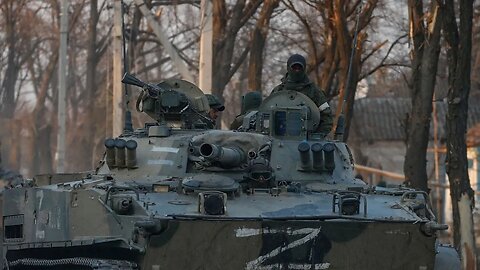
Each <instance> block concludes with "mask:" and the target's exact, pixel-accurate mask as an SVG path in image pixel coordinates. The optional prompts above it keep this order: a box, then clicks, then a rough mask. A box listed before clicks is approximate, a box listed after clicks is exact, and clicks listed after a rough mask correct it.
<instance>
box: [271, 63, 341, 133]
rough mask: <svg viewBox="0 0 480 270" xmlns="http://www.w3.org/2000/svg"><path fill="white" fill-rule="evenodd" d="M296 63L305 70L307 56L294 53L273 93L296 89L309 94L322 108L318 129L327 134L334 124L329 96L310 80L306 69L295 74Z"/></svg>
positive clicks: (320, 108)
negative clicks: (294, 66)
mask: <svg viewBox="0 0 480 270" xmlns="http://www.w3.org/2000/svg"><path fill="white" fill-rule="evenodd" d="M292 59H293V60H292ZM295 64H301V65H302V66H303V70H305V58H303V56H301V55H298V54H294V55H292V56H291V57H290V58H289V59H288V62H287V69H288V72H287V74H286V75H285V77H283V78H282V83H281V84H279V85H277V86H276V87H275V88H274V89H273V90H272V94H273V93H276V92H278V91H283V90H294V91H298V92H300V93H302V94H304V95H306V96H308V97H309V98H310V99H311V100H312V101H313V102H315V104H316V105H317V106H318V108H319V110H320V125H319V127H318V129H317V131H318V132H320V133H322V134H324V135H327V134H328V133H330V131H331V130H332V126H333V116H332V110H331V108H330V106H329V105H328V100H327V97H326V96H325V93H324V92H323V91H322V90H320V89H319V88H318V87H317V86H316V85H315V84H314V83H313V82H311V81H310V79H309V78H308V76H307V74H305V72H304V71H302V72H301V73H299V74H293V73H294V71H292V66H293V65H295Z"/></svg>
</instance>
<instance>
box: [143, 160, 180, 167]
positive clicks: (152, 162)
mask: <svg viewBox="0 0 480 270" xmlns="http://www.w3.org/2000/svg"><path fill="white" fill-rule="evenodd" d="M147 163H148V165H169V166H173V164H174V163H173V160H167V159H150V160H148V162H147Z"/></svg>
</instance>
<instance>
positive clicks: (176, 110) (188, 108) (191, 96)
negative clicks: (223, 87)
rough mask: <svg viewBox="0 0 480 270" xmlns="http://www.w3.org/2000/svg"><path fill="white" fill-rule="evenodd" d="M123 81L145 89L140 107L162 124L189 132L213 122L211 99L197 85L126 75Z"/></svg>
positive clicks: (137, 104)
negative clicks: (145, 80)
mask: <svg viewBox="0 0 480 270" xmlns="http://www.w3.org/2000/svg"><path fill="white" fill-rule="evenodd" d="M122 82H123V83H125V84H129V85H134V86H137V87H140V88H142V92H141V93H140V95H139V96H138V98H137V102H136V108H137V110H138V111H140V112H144V113H146V114H147V115H149V116H150V117H151V118H152V119H154V120H155V121H157V122H158V123H159V124H161V125H167V126H170V127H179V128H180V127H181V128H185V129H195V128H199V129H202V128H203V129H204V128H206V127H207V124H206V123H207V122H211V121H212V120H211V119H210V118H208V117H207V116H206V114H207V112H208V110H209V108H210V107H209V105H208V100H207V97H206V96H205V95H204V94H203V92H202V91H201V90H200V89H199V88H198V87H196V86H195V85H194V84H192V83H189V82H187V81H184V80H178V79H168V80H166V81H163V82H161V83H159V84H149V83H145V82H143V81H141V80H139V79H138V78H136V77H134V76H133V75H131V74H128V73H125V75H124V76H123V79H122Z"/></svg>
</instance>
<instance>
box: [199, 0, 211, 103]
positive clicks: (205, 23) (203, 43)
mask: <svg viewBox="0 0 480 270" xmlns="http://www.w3.org/2000/svg"><path fill="white" fill-rule="evenodd" d="M200 5H201V12H202V20H201V35H200V66H199V75H198V86H199V87H200V89H202V91H203V92H204V93H210V94H211V93H212V61H213V58H212V57H213V18H212V0H202V2H201V4H200Z"/></svg>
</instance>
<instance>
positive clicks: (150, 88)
mask: <svg viewBox="0 0 480 270" xmlns="http://www.w3.org/2000/svg"><path fill="white" fill-rule="evenodd" d="M122 83H124V84H129V85H135V86H138V87H140V88H142V89H143V90H144V91H146V92H147V93H148V96H150V97H151V98H157V97H158V96H159V95H160V93H161V92H163V91H165V90H164V89H162V88H161V87H160V86H158V85H155V84H150V83H146V82H143V81H141V80H140V79H138V78H137V77H135V76H133V75H132V74H130V73H128V72H125V74H123V78H122Z"/></svg>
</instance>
